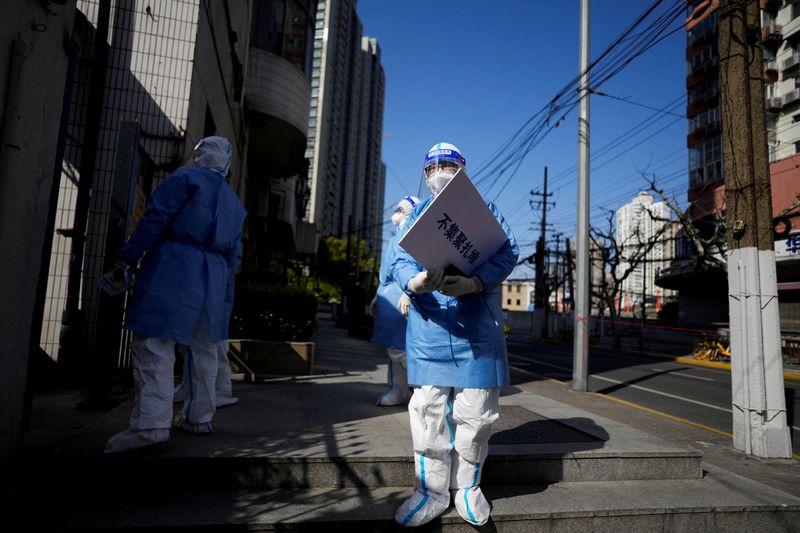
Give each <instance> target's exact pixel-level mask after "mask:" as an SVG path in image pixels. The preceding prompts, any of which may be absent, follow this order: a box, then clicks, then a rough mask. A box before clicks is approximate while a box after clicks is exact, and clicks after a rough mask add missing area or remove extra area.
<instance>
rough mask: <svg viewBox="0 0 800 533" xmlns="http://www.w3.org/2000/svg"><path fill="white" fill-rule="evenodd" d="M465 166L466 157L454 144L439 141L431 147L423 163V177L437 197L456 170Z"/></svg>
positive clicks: (432, 193)
mask: <svg viewBox="0 0 800 533" xmlns="http://www.w3.org/2000/svg"><path fill="white" fill-rule="evenodd" d="M465 167H466V161H465V160H464V157H463V156H462V155H461V152H459V150H458V148H456V147H455V146H453V145H452V144H447V143H439V144H437V145H435V146H434V147H433V148H431V150H430V151H429V152H428V155H426V156H425V163H424V165H423V177H424V178H425V184H426V185H427V186H428V190H430V191H431V195H433V196H434V197H436V196H437V195H438V194H439V193H440V192H441V190H442V189H444V186H445V185H447V183H448V182H449V181H450V180H451V179H453V176H455V175H456V172H458V171H459V169H462V168H465Z"/></svg>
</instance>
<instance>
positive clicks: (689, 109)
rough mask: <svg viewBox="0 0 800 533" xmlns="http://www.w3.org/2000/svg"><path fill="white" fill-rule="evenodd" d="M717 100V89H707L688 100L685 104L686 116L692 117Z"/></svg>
mask: <svg viewBox="0 0 800 533" xmlns="http://www.w3.org/2000/svg"><path fill="white" fill-rule="evenodd" d="M718 101H719V92H718V91H707V92H704V93H702V94H700V95H698V96H697V97H695V98H693V99H692V100H690V101H689V104H688V105H687V106H686V116H688V117H693V116H695V115H697V114H698V113H700V112H701V111H704V110H706V109H708V108H710V107H713V106H714V105H715V104H716V103H717V102H718Z"/></svg>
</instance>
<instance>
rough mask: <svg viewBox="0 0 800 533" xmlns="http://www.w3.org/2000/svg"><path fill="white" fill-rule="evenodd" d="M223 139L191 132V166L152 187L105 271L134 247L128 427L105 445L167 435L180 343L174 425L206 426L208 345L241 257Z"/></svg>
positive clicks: (222, 319)
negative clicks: (196, 138)
mask: <svg viewBox="0 0 800 533" xmlns="http://www.w3.org/2000/svg"><path fill="white" fill-rule="evenodd" d="M230 165H231V144H230V142H229V141H228V140H227V139H225V138H223V137H207V138H205V139H202V140H200V142H199V143H197V146H196V147H195V149H194V153H193V155H192V164H191V165H190V166H184V167H181V168H179V169H178V170H176V171H175V172H174V173H172V174H171V175H170V176H168V177H167V178H166V179H165V180H164V181H163V182H162V183H161V185H160V186H159V187H158V188H157V189H156V190H155V191H154V192H153V195H152V197H151V198H150V200H149V202H148V204H147V207H146V209H145V212H144V215H143V216H142V218H141V219H140V220H139V223H138V225H137V226H136V230H135V231H134V233H133V235H132V236H131V238H130V239H129V240H128V243H127V244H126V245H125V246H124V247H123V248H122V250H120V252H119V256H120V259H119V260H118V261H117V264H116V265H115V267H114V268H115V271H116V272H118V273H120V274H121V273H122V272H124V270H125V268H127V266H128V265H134V264H136V263H137V261H138V260H139V258H141V257H142V255H144V260H143V262H142V268H141V272H140V273H139V275H138V276H137V277H136V281H135V283H134V287H133V294H132V296H131V299H130V301H129V303H128V309H127V314H126V319H125V327H126V328H127V329H129V330H131V331H132V332H133V340H132V343H131V351H132V352H133V378H134V406H133V412H132V413H131V418H130V428H129V429H127V430H125V431H123V432H121V433H117V434H116V435H114V436H113V437H111V438H110V439H109V440H108V442H107V443H106V446H105V451H106V453H115V452H124V451H130V450H134V449H137V448H142V447H144V446H148V445H151V444H157V443H163V442H166V441H168V440H169V436H170V427H171V426H172V424H173V414H172V395H173V387H174V375H173V374H174V372H173V365H174V362H175V345H176V344H178V345H183V346H184V347H185V353H186V357H185V358H184V380H185V382H186V384H187V397H186V401H185V402H184V408H183V412H182V414H181V415H180V416H179V417H177V419H176V420H175V425H176V426H177V427H180V428H181V429H184V430H187V431H190V432H192V433H211V432H212V427H211V419H212V418H213V416H214V411H215V397H214V396H215V390H214V388H215V382H216V378H217V347H216V345H215V343H217V342H220V341H223V340H225V339H227V338H228V321H229V319H230V309H231V306H232V302H233V281H234V273H235V272H236V269H237V267H238V265H239V261H240V258H241V236H242V223H243V222H244V219H245V215H246V212H245V209H244V207H243V206H242V203H241V202H240V201H239V198H238V197H237V195H236V193H235V192H234V191H233V189H231V187H230V185H228V182H227V178H226V176H227V173H228V169H229V168H230Z"/></svg>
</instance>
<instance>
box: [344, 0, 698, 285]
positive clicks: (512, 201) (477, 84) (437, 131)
mask: <svg viewBox="0 0 800 533" xmlns="http://www.w3.org/2000/svg"><path fill="white" fill-rule="evenodd" d="M673 3H674V1H670V2H665V4H669V5H672V4H673ZM649 4H650V2H648V1H644V0H638V1H637V0H592V2H591V17H590V22H591V27H590V32H591V38H590V42H591V57H592V58H593V57H595V56H596V55H597V54H598V53H599V52H601V51H602V50H603V49H605V48H606V46H608V45H609V44H610V43H611V42H612V41H613V40H614V38H615V37H617V36H618V35H619V34H620V33H621V32H622V31H623V30H624V29H625V28H626V27H627V26H628V25H629V24H630V23H631V22H632V21H633V20H634V19H635V18H636V17H637V16H638V15H639V14H640V13H641V12H642V11H644V9H645V8H646V7H647V6H648V5H649ZM579 5H580V2H579V0H562V1H560V2H546V1H544V0H498V1H494V2H489V1H488V0H459V1H455V0H444V1H438V2H435V3H434V2H424V1H422V0H404V1H402V2H401V1H387V0H359V1H358V4H357V12H358V14H359V17H360V18H361V21H362V23H363V25H364V33H365V34H366V35H369V36H370V37H375V38H377V39H378V42H379V44H380V47H381V62H382V64H383V67H384V69H385V72H386V100H385V108H384V125H383V127H384V139H383V160H384V162H385V163H386V165H387V176H386V205H390V204H393V203H395V202H396V201H397V200H398V199H399V198H400V197H402V196H403V195H405V194H408V193H412V194H417V191H418V190H419V187H420V184H421V173H422V170H421V166H422V160H423V158H424V155H425V152H426V151H427V150H428V148H429V147H430V146H432V145H433V144H435V143H436V142H440V141H445V142H451V143H453V144H455V145H456V146H458V147H459V148H460V149H461V150H462V152H463V154H464V156H465V157H466V159H467V169H468V171H469V170H470V169H477V168H478V167H479V166H480V165H481V163H483V162H484V161H486V160H488V159H489V158H490V156H492V154H494V153H495V152H496V151H497V149H498V148H499V147H501V146H502V145H503V144H504V143H505V142H506V141H507V140H508V139H509V138H510V137H511V135H512V134H513V133H514V132H515V131H517V129H518V128H520V127H521V126H522V125H523V124H524V123H525V121H526V120H527V119H528V118H530V117H531V116H532V115H534V114H535V113H536V112H537V111H539V110H540V109H541V108H542V107H543V106H544V105H545V104H546V103H547V102H548V101H550V99H551V98H552V97H553V96H555V94H556V93H557V92H558V91H559V90H560V89H561V88H562V87H563V86H564V85H565V84H567V83H568V82H569V81H570V80H572V79H573V78H574V77H575V76H576V75H577V73H578V44H579V34H578V29H579ZM434 6H435V7H434ZM682 18H683V17H680V19H679V21H680V20H682ZM673 27H677V26H676V25H673ZM685 43H686V34H685V32H684V31H683V30H679V31H676V32H675V33H674V34H672V35H671V36H669V37H667V38H665V39H664V40H663V41H662V42H660V43H659V44H657V45H656V46H655V47H653V48H652V49H651V50H649V51H648V52H647V53H645V54H643V55H642V56H641V57H639V58H637V59H636V60H634V61H633V62H632V63H631V64H630V65H629V66H628V67H627V68H626V69H625V70H623V71H622V72H621V73H620V74H618V75H617V76H615V77H614V78H613V79H611V80H610V81H608V82H607V83H606V84H605V85H603V87H602V88H601V89H600V90H601V91H602V92H604V93H607V94H609V95H612V96H616V97H621V98H626V99H628V100H629V101H631V102H635V103H637V104H643V105H646V106H650V107H653V108H658V109H663V108H665V107H667V106H668V105H670V106H671V107H670V109H671V110H672V112H673V113H675V115H669V114H666V113H657V112H654V111H652V110H650V109H646V108H643V107H639V106H636V105H633V104H631V103H627V102H620V101H618V100H614V99H611V98H607V97H600V96H593V97H592V98H591V104H590V105H591V115H590V124H591V151H592V162H591V167H592V170H591V207H592V210H591V217H592V219H593V221H594V222H595V223H600V224H602V222H603V220H604V219H605V217H606V216H607V215H606V213H605V211H604V209H616V208H618V207H619V206H621V205H622V204H624V203H626V202H627V201H629V200H630V199H631V198H632V197H633V196H634V195H635V194H636V193H637V192H638V191H639V190H640V189H641V188H646V187H647V184H646V182H645V181H644V180H643V179H642V178H641V176H640V175H639V171H640V170H646V171H648V172H654V173H656V174H657V175H658V176H661V178H660V184H661V185H662V186H663V187H664V188H666V189H667V190H671V191H674V194H675V195H676V196H678V198H679V199H681V200H682V199H683V198H684V197H685V192H683V191H685V188H686V183H687V177H686V169H687V154H686V147H685V146H686V144H685V143H686V130H687V122H686V119H685V118H681V116H682V115H684V114H685V94H686V90H685V71H686V67H685V59H684V53H685ZM619 137H622V140H621V141H618V142H617V143H616V145H617V146H616V147H614V148H613V149H607V150H606V152H605V153H604V154H602V153H600V150H601V149H602V148H603V147H604V146H606V145H608V144H609V143H612V141H615V139H618V138H619ZM577 153H578V151H577V111H576V112H573V113H571V114H570V115H569V116H567V117H566V119H565V120H564V121H563V122H562V123H561V124H560V126H559V127H558V128H556V129H554V130H553V131H552V132H551V133H550V134H549V135H548V136H547V138H546V139H545V140H544V141H543V142H542V143H540V144H539V145H538V146H537V147H536V148H534V149H533V150H532V151H531V152H530V153H529V154H528V156H527V158H526V159H525V161H524V163H523V164H522V165H521V167H520V169H519V171H518V172H517V173H516V174H515V176H514V178H513V180H512V181H510V182H509V183H508V185H507V186H506V187H505V189H503V191H502V193H501V194H500V195H499V196H498V195H497V193H498V192H499V190H500V186H499V184H498V186H496V187H493V188H492V189H490V190H489V191H488V192H486V191H485V190H481V192H482V193H484V195H485V197H486V199H487V200H491V201H494V202H495V203H496V204H497V205H498V207H499V208H500V210H501V212H502V213H503V214H504V216H505V217H506V219H507V221H508V222H509V223H510V224H511V227H512V229H513V231H514V234H515V236H516V238H517V240H518V241H519V244H520V246H521V248H522V251H521V256H526V255H529V254H531V253H533V248H534V241H535V239H536V238H537V236H538V232H539V229H538V221H539V217H540V212H539V211H536V212H535V213H534V212H532V211H531V208H530V207H529V205H528V201H529V200H530V199H531V197H530V194H529V193H530V191H531V190H532V189H537V190H541V189H542V185H543V172H544V167H545V166H548V171H549V176H550V180H549V181H550V185H549V188H550V190H551V191H552V192H553V193H554V196H553V197H552V198H551V199H552V200H554V201H555V202H556V206H555V207H554V208H553V209H552V210H551V211H550V212H549V213H548V222H552V223H553V224H554V226H555V227H554V228H553V229H554V230H555V231H559V232H561V233H562V234H564V235H565V236H566V237H574V235H575V228H576V210H577V192H576V181H577V172H576V171H575V169H574V167H575V165H576V163H577ZM503 181H504V180H503ZM479 189H483V188H480V187H479ZM426 192H427V191H424V190H423V196H424V195H425V194H426ZM389 214H390V213H389V212H387V217H386V218H388V215H389ZM534 221H535V224H536V227H535V229H534V228H533V224H534ZM389 231H390V228H389V227H388V226H387V228H386V231H385V233H384V236H385V238H386V239H388V237H389V236H390V233H389ZM562 239H563V237H562ZM532 275H533V271H532V269H530V268H529V267H519V268H518V269H517V270H516V271H515V272H514V274H512V277H514V278H520V277H527V276H532Z"/></svg>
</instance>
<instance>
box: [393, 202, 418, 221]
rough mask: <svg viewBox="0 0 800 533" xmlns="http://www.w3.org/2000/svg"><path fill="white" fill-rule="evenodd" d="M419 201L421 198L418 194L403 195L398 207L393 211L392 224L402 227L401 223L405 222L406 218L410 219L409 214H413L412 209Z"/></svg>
mask: <svg viewBox="0 0 800 533" xmlns="http://www.w3.org/2000/svg"><path fill="white" fill-rule="evenodd" d="M418 203H419V198H417V197H416V196H403V197H402V198H401V199H400V201H399V202H397V209H395V212H394V213H392V225H393V226H394V227H395V228H400V226H401V225H403V224H405V222H406V220H408V215H410V214H411V211H412V210H413V209H414V208H415V207H416V206H417V204H418Z"/></svg>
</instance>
